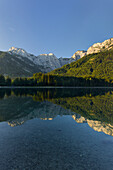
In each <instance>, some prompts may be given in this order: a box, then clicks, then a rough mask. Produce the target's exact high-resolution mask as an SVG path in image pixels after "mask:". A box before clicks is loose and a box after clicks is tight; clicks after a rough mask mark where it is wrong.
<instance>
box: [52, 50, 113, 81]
mask: <svg viewBox="0 0 113 170" xmlns="http://www.w3.org/2000/svg"><path fill="white" fill-rule="evenodd" d="M50 73H51V74H55V75H62V76H75V77H95V78H101V79H107V80H110V79H112V80H113V49H112V50H106V51H104V52H99V53H95V54H90V55H86V56H84V57H83V58H81V59H79V60H77V61H76V62H73V63H71V64H67V65H65V66H63V67H61V68H59V69H56V70H54V71H52V72H50Z"/></svg>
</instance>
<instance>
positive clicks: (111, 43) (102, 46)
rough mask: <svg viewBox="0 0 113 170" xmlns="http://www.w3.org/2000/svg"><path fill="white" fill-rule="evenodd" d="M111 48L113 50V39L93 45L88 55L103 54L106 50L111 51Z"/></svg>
mask: <svg viewBox="0 0 113 170" xmlns="http://www.w3.org/2000/svg"><path fill="white" fill-rule="evenodd" d="M111 48H113V38H110V39H108V40H105V41H104V42H102V43H95V44H93V45H92V46H91V47H89V48H88V50H87V55H88V54H93V53H98V52H101V51H104V50H110V49H111Z"/></svg>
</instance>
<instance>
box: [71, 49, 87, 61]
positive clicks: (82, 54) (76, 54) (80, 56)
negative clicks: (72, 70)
mask: <svg viewBox="0 0 113 170" xmlns="http://www.w3.org/2000/svg"><path fill="white" fill-rule="evenodd" d="M86 54H87V51H84V50H82V51H77V52H76V53H74V54H73V56H72V58H73V59H75V60H78V59H80V58H82V57H84V56H85V55H86Z"/></svg>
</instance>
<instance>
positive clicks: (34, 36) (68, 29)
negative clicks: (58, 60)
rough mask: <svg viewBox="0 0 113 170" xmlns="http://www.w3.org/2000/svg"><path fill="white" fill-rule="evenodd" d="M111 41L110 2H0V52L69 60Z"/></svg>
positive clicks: (112, 16)
mask: <svg viewBox="0 0 113 170" xmlns="http://www.w3.org/2000/svg"><path fill="white" fill-rule="evenodd" d="M111 37H113V0H0V50H1V51H2V50H3V51H6V50H8V49H9V48H10V47H11V46H15V47H19V48H24V49H25V50H26V51H28V52H30V53H33V54H35V55H39V54H41V53H49V52H52V53H54V54H55V55H56V56H57V57H60V56H62V57H70V56H72V54H73V53H75V52H76V51H77V50H82V49H83V50H87V48H88V47H89V46H91V45H92V44H93V43H95V42H102V41H104V40H105V39H108V38H111Z"/></svg>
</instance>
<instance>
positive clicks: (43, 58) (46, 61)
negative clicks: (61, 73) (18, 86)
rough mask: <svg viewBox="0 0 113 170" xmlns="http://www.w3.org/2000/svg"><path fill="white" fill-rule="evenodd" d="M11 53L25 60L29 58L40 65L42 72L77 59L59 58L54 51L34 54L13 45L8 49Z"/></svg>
mask: <svg viewBox="0 0 113 170" xmlns="http://www.w3.org/2000/svg"><path fill="white" fill-rule="evenodd" d="M8 53H9V54H11V55H13V56H15V57H18V58H21V60H24V59H25V58H27V59H28V60H30V62H32V63H33V64H35V65H37V66H40V68H41V72H45V73H46V72H50V71H52V70H54V69H56V68H60V67H62V66H63V65H65V64H69V63H71V62H73V61H76V59H74V58H62V57H61V58H57V57H56V56H55V55H54V54H53V53H49V54H40V55H38V56H35V55H33V54H30V53H27V52H26V51H25V50H24V49H22V48H16V47H11V48H10V49H9V51H8Z"/></svg>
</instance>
